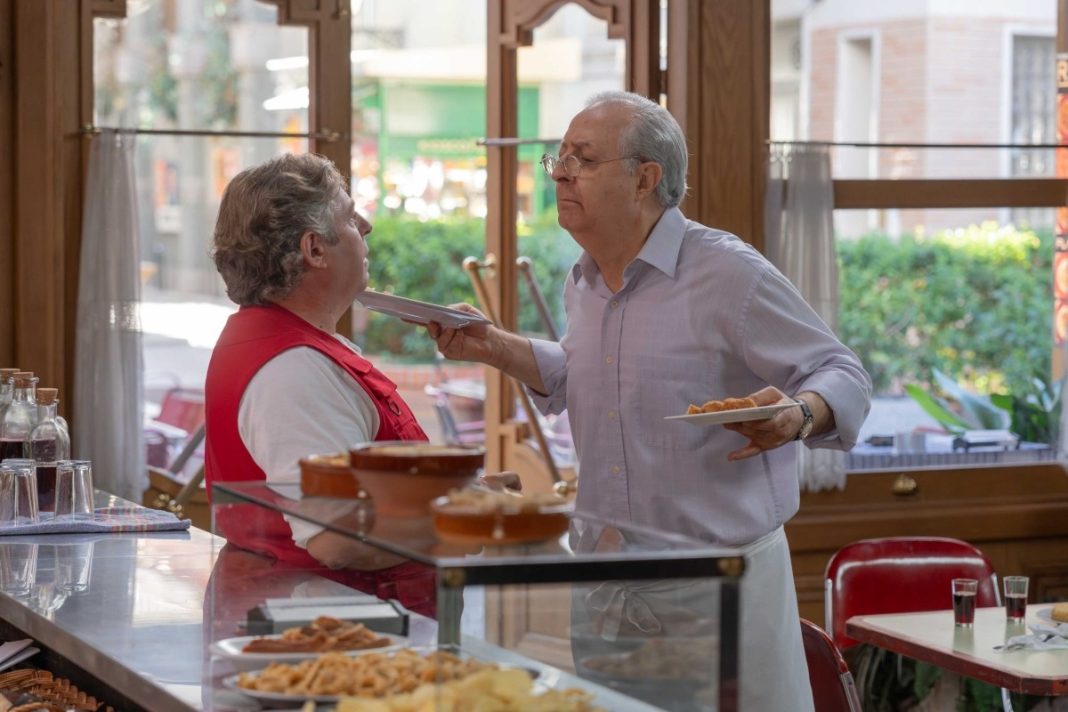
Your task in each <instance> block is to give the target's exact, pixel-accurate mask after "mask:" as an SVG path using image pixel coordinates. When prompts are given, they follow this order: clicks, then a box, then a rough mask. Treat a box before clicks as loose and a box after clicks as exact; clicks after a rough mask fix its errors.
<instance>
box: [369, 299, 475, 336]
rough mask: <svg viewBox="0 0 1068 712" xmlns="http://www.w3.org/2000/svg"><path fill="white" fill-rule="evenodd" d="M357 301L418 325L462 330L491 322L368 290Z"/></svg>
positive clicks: (434, 305)
mask: <svg viewBox="0 0 1068 712" xmlns="http://www.w3.org/2000/svg"><path fill="white" fill-rule="evenodd" d="M356 301H358V302H359V303H360V304H362V305H364V306H365V307H367V308H368V309H370V310H371V311H376V312H379V313H381V314H387V315H389V316H395V317H397V318H398V319H403V320H405V321H412V322H415V323H416V324H429V323H430V322H432V321H433V322H437V323H438V324H441V325H442V326H447V327H449V328H450V329H462V328H463V327H465V326H470V325H472V324H488V323H489V320H488V319H485V318H483V317H481V316H479V315H478V314H468V313H467V312H463V311H460V310H459V309H452V308H450V307H443V306H441V305H440V304H431V303H430V302H421V301H419V300H417V299H407V298H405V297H398V296H396V295H394V294H383V293H382V292H375V291H371V290H368V291H366V292H362V293H360V294H359V295H357V297H356Z"/></svg>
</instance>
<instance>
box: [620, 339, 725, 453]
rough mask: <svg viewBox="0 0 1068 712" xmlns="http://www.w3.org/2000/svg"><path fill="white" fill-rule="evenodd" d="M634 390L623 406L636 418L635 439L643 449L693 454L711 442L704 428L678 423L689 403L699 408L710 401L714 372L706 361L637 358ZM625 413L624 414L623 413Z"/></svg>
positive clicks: (664, 357)
mask: <svg viewBox="0 0 1068 712" xmlns="http://www.w3.org/2000/svg"><path fill="white" fill-rule="evenodd" d="M636 364H637V370H636V376H637V380H636V383H635V386H634V390H635V393H636V395H637V398H636V401H635V402H634V403H631V404H625V405H624V407H625V408H626V407H627V406H628V405H629V406H630V407H629V408H627V411H629V412H631V413H632V414H633V417H635V418H636V426H637V430H638V439H639V440H640V441H641V442H642V443H644V444H645V445H649V446H651V447H655V448H660V449H664V450H675V451H678V450H687V451H688V450H695V449H697V448H699V447H702V446H705V445H707V444H708V443H709V442H710V441H711V436H712V431H711V430H710V429H709V427H708V426H698V425H693V424H691V423H687V422H683V421H678V420H664V418H666V417H668V416H670V415H685V413H686V407H687V406H688V405H689V404H690V403H697V404H701V403H704V402H705V401H706V400H708V399H710V398H712V397H713V395H712V393H713V391H712V381H713V379H714V377H715V368H714V366H713V364H712V363H711V362H710V361H709V360H707V359H699V358H689V357H680V356H661V355H657V356H653V355H647V356H639V357H638V359H637V361H636ZM627 411H625V412H627Z"/></svg>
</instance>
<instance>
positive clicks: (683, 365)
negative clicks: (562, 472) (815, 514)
mask: <svg viewBox="0 0 1068 712" xmlns="http://www.w3.org/2000/svg"><path fill="white" fill-rule="evenodd" d="M623 277H624V279H623V287H622V289H620V290H619V291H618V292H616V293H614V294H613V293H612V292H611V290H609V289H608V287H607V286H606V285H605V283H604V280H603V279H601V275H600V272H599V270H598V269H597V266H596V265H595V264H594V262H593V260H592V259H591V258H590V257H589V255H586V254H583V255H582V256H581V257H580V258H579V261H578V263H577V264H576V265H575V266H574V268H573V270H572V274H571V277H570V278H569V279H568V280H567V283H566V285H565V288H564V304H565V308H566V310H567V333H566V334H565V335H564V337H563V339H562V340H561V342H560V343H559V344H557V343H554V342H550V341H540V340H536V339H534V340H532V341H531V343H532V346H533V349H534V356H535V358H536V360H537V363H538V368H539V370H540V372H541V377H542V381H543V383H544V385H545V387H546V393H547V395H544V396H541V395H538V394H532V395H534V396H535V402H536V403H537V405H538V407H539V408H541V409H542V410H543V412H553V413H559V412H560V411H561V410H563V409H564V408H567V410H568V415H569V417H570V421H571V431H572V435H573V436H574V439H575V447H576V451H577V453H578V456H579V466H580V473H581V485H580V487H579V494H578V503H577V506H578V507H579V508H581V509H585V510H590V511H594V512H597V513H599V514H601V515H602V516H606V517H610V518H614V519H617V520H622V521H633V522H635V523H639V524H643V525H647V526H653V527H657V528H659V529H663V530H667V531H674V532H679V533H681V534H687V535H690V536H695V537H699V538H701V539H704V540H706V541H709V542H712V543H716V544H722V545H742V544H747V543H749V542H752V541H754V540H756V539H758V538H759V537H761V536H763V535H765V534H767V533H769V532H771V531H773V530H775V529H776V528H778V527H779V526H780V525H781V524H783V523H784V522H786V521H787V520H788V519H789V518H790V517H792V516H793V515H794V514H795V513H796V512H797V508H798V505H799V499H800V493H799V488H798V479H797V455H798V448H799V447H801V446H802V445H801V444H800V443H798V444H787V445H784V446H783V447H779V448H777V449H775V450H772V451H770V452H765V453H763V454H761V455H758V456H756V457H752V458H748V459H746V460H741V461H738V462H729V461H728V460H727V453H729V452H730V451H732V450H735V449H737V448H740V447H742V446H744V445H745V443H746V440H745V438H743V437H742V436H741V435H738V434H737V433H733V432H731V431H729V430H726V429H725V428H723V427H721V426H694V425H691V424H689V423H685V422H679V421H667V420H664V416H668V415H678V414H680V413H685V412H686V407H687V405H689V404H690V403H697V404H701V403H704V402H705V401H707V400H711V399H723V398H726V397H728V396H735V397H737V396H744V395H748V394H749V393H752V392H754V391H757V390H760V389H761V388H764V387H765V386H768V385H772V386H775V387H777V388H779V389H780V390H782V391H783V392H785V393H787V394H789V395H793V394H796V393H798V392H800V391H815V392H816V393H818V394H819V395H820V396H822V397H823V399H824V400H825V401H826V402H827V404H828V405H829V406H830V408H831V410H832V411H833V412H834V418H835V424H836V429H835V430H833V431H831V432H829V433H824V434H823V435H820V436H817V437H812V438H809V439H808V441H806V443H805V444H806V445H808V446H809V447H826V448H838V449H843V450H847V449H849V448H851V447H852V446H853V445H854V444H856V440H857V434H858V431H859V430H860V426H861V424H862V423H863V422H864V418H865V417H866V416H867V413H868V408H869V406H870V399H871V379H870V378H869V377H868V374H867V372H865V370H864V367H863V366H862V365H861V363H860V360H859V359H858V358H857V356H856V355H855V354H854V353H853V352H852V351H850V350H849V349H848V348H846V347H845V346H843V345H842V344H841V343H840V342H839V341H838V339H837V338H835V336H834V334H833V333H832V332H831V331H830V329H828V327H827V326H826V324H824V323H823V321H822V320H821V319H820V318H819V317H818V316H817V315H816V313H815V312H814V311H813V310H812V309H811V307H809V306H808V304H807V303H805V301H804V300H803V299H802V297H801V295H800V294H799V293H798V292H797V290H796V289H795V288H794V287H793V285H792V284H790V282H789V281H788V280H787V279H786V278H785V277H783V275H782V274H781V273H780V272H779V271H778V270H777V269H776V268H775V267H774V266H773V265H772V264H771V263H770V262H768V261H767V260H766V259H765V258H764V257H763V256H762V255H761V254H760V253H758V252H757V251H756V250H754V249H753V248H752V247H750V246H749V245H747V244H746V243H744V242H743V241H742V240H740V239H739V238H737V237H736V236H734V235H731V234H730V233H726V232H723V231H720V230H713V229H710V228H707V227H705V226H703V225H701V224H699V223H696V222H693V221H691V220H687V219H686V218H685V217H684V216H683V214H682V213H681V212H680V211H679V210H678V209H677V208H671V209H668V210H667V211H665V213H664V214H663V216H662V217H661V219H660V221H659V222H658V223H657V225H656V227H655V228H654V229H653V231H652V233H651V234H650V236H649V239H648V240H647V241H646V243H645V245H644V246H643V247H642V250H641V252H640V253H639V254H638V256H637V257H636V258H635V259H634V261H633V262H631V264H630V265H628V266H627V268H626V270H625V272H624V275H623Z"/></svg>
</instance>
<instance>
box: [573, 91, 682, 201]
mask: <svg viewBox="0 0 1068 712" xmlns="http://www.w3.org/2000/svg"><path fill="white" fill-rule="evenodd" d="M605 104H623V105H624V106H629V107H631V108H632V109H633V110H634V118H633V119H632V120H631V122H630V124H628V125H627V127H626V128H625V129H624V130H623V133H622V135H621V136H620V137H619V152H620V155H622V156H637V157H638V158H639V159H641V160H642V161H653V162H655V163H659V164H660V168H661V170H662V171H663V176H661V178H660V182H659V183H658V184H657V186H656V198H657V200H658V201H659V202H660V204H661V205H662V206H664V207H665V208H673V207H675V206H676V205H678V204H679V203H680V202H682V198H683V196H684V195H686V164H687V160H688V154H687V152H686V137H685V136H684V135H683V133H682V127H680V126H679V122H678V121H676V120H675V117H674V116H672V115H671V112H669V111H668V110H667V109H665V108H664V107H662V106H660V104H657V103H656V102H655V101H652V100H650V99H647V98H646V97H644V96H642V95H641V94H634V93H632V92H626V91H606V92H601V93H600V94H596V95H594V96H593V97H591V98H590V99H589V101H587V102H586V108H587V109H592V108H593V107H595V106H602V105H605Z"/></svg>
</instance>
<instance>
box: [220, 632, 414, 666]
mask: <svg viewBox="0 0 1068 712" xmlns="http://www.w3.org/2000/svg"><path fill="white" fill-rule="evenodd" d="M375 635H377V636H379V637H380V638H381V639H382V640H383V641H385V642H382V643H379V644H375V645H370V646H366V647H360V648H350V649H348V650H336V651H333V652H339V653H344V654H345V655H361V654H363V653H371V652H374V653H382V652H389V651H393V650H397V649H399V648H400V647H402V646H404V645H405V644H406V643H407V639H406V638H403V637H401V636H399V635H393V634H392V633H376V634H375ZM254 641H270V642H278V643H279V644H280V645H279V647H278V649H277V650H272V651H267V652H245V648H246V647H248V645H249V644H251V643H253V642H254ZM282 642H283V639H282V634H281V633H277V634H275V635H243V636H240V637H237V638H226V639H225V640H219V641H216V642H214V643H212V644H211V652H212V654H213V655H217V656H219V657H221V658H226V659H227V660H230V661H231V662H232V663H233V665H234V668H235V669H237V670H259V669H261V668H265V667H267V666H268V665H270V664H271V663H299V662H300V661H302V660H311V659H312V658H315V657H318V656H319V655H322V654H323V653H324V652H329V651H327V650H309V651H302V650H285V648H284V646H283V645H281V643H282ZM253 649H254V650H255V646H254V648H253Z"/></svg>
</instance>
